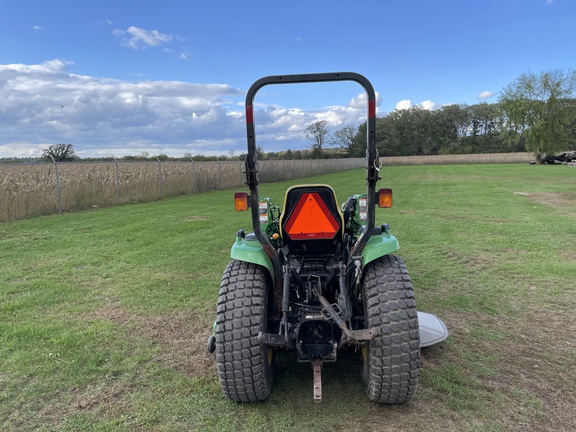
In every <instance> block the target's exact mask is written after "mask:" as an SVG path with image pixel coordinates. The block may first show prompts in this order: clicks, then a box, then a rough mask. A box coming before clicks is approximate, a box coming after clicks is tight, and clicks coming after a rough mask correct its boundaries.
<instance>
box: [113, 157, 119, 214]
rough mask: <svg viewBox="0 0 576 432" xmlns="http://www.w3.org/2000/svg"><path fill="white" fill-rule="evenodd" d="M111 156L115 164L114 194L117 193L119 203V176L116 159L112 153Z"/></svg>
mask: <svg viewBox="0 0 576 432" xmlns="http://www.w3.org/2000/svg"><path fill="white" fill-rule="evenodd" d="M112 158H113V159H114V163H115V164H116V194H117V195H118V203H119V204H120V203H121V199H120V176H119V175H118V160H117V159H116V157H115V156H114V155H112Z"/></svg>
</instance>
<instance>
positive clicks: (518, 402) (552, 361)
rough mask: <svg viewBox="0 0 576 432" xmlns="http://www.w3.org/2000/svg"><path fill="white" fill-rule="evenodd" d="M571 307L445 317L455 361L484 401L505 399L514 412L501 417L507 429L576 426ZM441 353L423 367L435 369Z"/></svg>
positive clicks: (575, 328) (575, 355)
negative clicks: (495, 314) (512, 313)
mask: <svg viewBox="0 0 576 432" xmlns="http://www.w3.org/2000/svg"><path fill="white" fill-rule="evenodd" d="M572 303H573V302H572ZM571 308H572V306H570V305H565V307H564V308H558V309H554V308H547V309H544V308H536V307H532V308H530V309H527V310H522V312H521V313H518V314H517V315H515V316H500V317H498V316H488V315H483V314H479V313H466V314H458V313H452V314H450V315H449V316H446V317H445V318H446V321H447V325H448V327H449V328H450V331H451V336H450V337H451V340H450V344H449V348H448V350H447V352H446V355H447V356H448V358H449V361H450V362H451V363H455V364H458V365H459V367H461V368H462V369H463V370H464V371H465V372H466V373H467V374H470V379H471V380H472V383H473V387H476V386H477V387H478V388H479V389H480V390H481V394H483V398H484V399H485V400H484V403H488V404H489V405H494V406H497V405H498V403H499V402H498V401H499V400H502V399H504V401H505V404H504V406H505V407H506V410H507V411H508V413H507V414H506V415H505V416H504V415H503V416H502V417H500V420H501V421H502V420H503V419H504V418H505V419H506V420H505V421H506V423H507V427H508V428H507V429H506V430H538V431H540V430H541V431H548V430H562V431H564V430H566V431H568V430H576V416H574V414H573V413H574V407H575V406H576V394H575V392H574V377H575V376H574V371H573V367H572V365H573V364H574V361H575V360H576V342H575V340H574V332H576V324H575V323H574V321H573V320H571V312H570V309H571ZM435 358H436V357H432V358H431V359H427V357H426V356H423V367H426V368H430V369H431V370H432V373H434V369H435V368H436V367H440V366H441V365H440V364H439V362H440V363H441V362H443V361H445V360H446V359H444V360H438V359H436V360H434V359H435ZM441 358H442V356H440V359H441ZM493 409H494V408H492V409H490V411H493Z"/></svg>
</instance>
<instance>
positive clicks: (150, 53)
mask: <svg viewBox="0 0 576 432" xmlns="http://www.w3.org/2000/svg"><path fill="white" fill-rule="evenodd" d="M575 22H576V2H575V1H573V0H404V1H399V0H396V1H388V0H381V1H376V0H372V1H368V0H367V1H362V0H358V1H356V2H350V1H340V0H333V1H320V0H318V1H313V0H307V1H301V0H293V1H290V2H270V1H266V2H265V1H252V0H246V1H243V2H239V1H232V0H230V1H224V0H210V1H203V2H198V1H192V0H188V1H184V0H165V1H146V0H138V1H123V0H114V1H109V0H99V1H73V0H52V1H45V0H2V2H1V3H0V157H7V156H37V155H39V154H41V152H42V149H44V148H46V147H47V146H49V145H51V144H57V143H71V144H73V145H74V147H75V149H76V151H77V153H78V154H79V155H80V156H85V157H88V156H97V155H110V154H114V155H116V156H123V155H126V154H132V155H136V154H140V153H142V152H147V153H149V154H150V155H153V154H160V153H165V154H169V155H171V156H182V155H184V154H185V153H190V154H192V155H194V154H224V155H226V154H230V153H231V152H234V153H236V154H239V153H241V152H244V151H245V145H246V144H245V123H244V112H243V105H244V97H245V92H246V90H247V89H248V88H249V86H250V85H251V84H252V82H254V81H255V80H257V79H258V78H260V77H262V76H265V75H275V74H290V73H309V72H334V71H354V72H359V73H361V74H363V75H365V76H366V77H367V78H368V79H370V80H371V81H372V83H373V85H374V87H375V89H376V91H377V92H378V95H379V99H378V115H380V116H382V115H386V114H387V113H389V112H390V111H392V110H394V109H401V108H406V107H409V106H414V105H422V106H423V107H425V108H427V109H438V108H440V107H442V106H444V105H447V104H453V103H463V104H469V105H470V104H475V103H479V102H482V101H485V102H489V103H492V102H496V101H497V100H498V93H499V92H500V91H501V90H502V89H503V87H505V86H506V85H508V84H510V83H511V82H512V81H513V80H514V79H516V78H517V77H518V76H520V75H521V74H522V73H525V72H528V71H532V72H540V71H544V70H551V69H568V68H574V66H575V61H576V34H575V33H574V23H575ZM361 93H362V89H361V88H360V87H359V86H358V85H357V84H354V83H329V84H318V85H316V84H314V85H311V84H308V85H303V86H293V85H289V86H269V87H265V88H264V89H262V90H261V91H260V92H259V93H258V95H257V96H256V102H257V112H256V115H255V121H256V132H257V139H258V141H257V143H258V145H260V146H261V147H262V148H263V149H264V150H265V151H279V150H285V149H288V148H290V149H293V150H294V149H302V148H306V147H307V146H308V143H307V142H306V140H305V136H304V129H305V128H306V126H308V125H309V124H311V123H313V122H314V121H318V120H326V121H328V124H329V127H330V130H332V131H334V130H337V129H340V128H342V127H344V126H346V125H353V126H357V125H359V124H360V122H361V121H363V119H364V116H365V106H364V104H363V101H362V98H361V97H360V94H361Z"/></svg>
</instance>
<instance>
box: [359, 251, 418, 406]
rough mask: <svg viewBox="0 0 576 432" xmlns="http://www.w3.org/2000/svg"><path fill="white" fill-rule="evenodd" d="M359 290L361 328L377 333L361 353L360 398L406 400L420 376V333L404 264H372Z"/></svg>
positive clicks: (389, 259) (390, 259)
mask: <svg viewBox="0 0 576 432" xmlns="http://www.w3.org/2000/svg"><path fill="white" fill-rule="evenodd" d="M362 290H363V297H364V317H365V321H366V327H367V328H370V327H377V328H379V329H380V332H379V334H378V335H377V336H376V337H375V338H374V339H372V340H370V341H367V343H366V346H365V347H364V348H363V349H362V357H363V368H362V377H363V379H364V384H365V390H366V394H367V396H368V398H370V400H372V401H375V402H379V403H386V404H402V403H405V402H408V401H409V400H410V399H412V396H414V393H415V392H416V387H417V385H418V376H419V374H420V333H419V328H418V313H417V311H416V301H415V299H414V290H413V289H412V282H411V280H410V276H409V274H408V270H407V269H406V266H405V265H404V262H402V260H401V259H400V258H398V257H396V256H393V255H385V256H383V257H380V258H379V259H377V260H375V261H372V262H371V263H369V264H368V265H367V266H366V268H365V270H364V280H363V286H362Z"/></svg>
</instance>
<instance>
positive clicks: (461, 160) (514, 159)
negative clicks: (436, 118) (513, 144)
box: [382, 153, 534, 166]
mask: <svg viewBox="0 0 576 432" xmlns="http://www.w3.org/2000/svg"><path fill="white" fill-rule="evenodd" d="M533 160H534V155H533V154H532V153H486V154H468V155H467V154H454V155H433V156H392V157H386V158H382V161H383V164H384V165H389V166H398V165H461V164H509V163H529V162H531V161H533Z"/></svg>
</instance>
